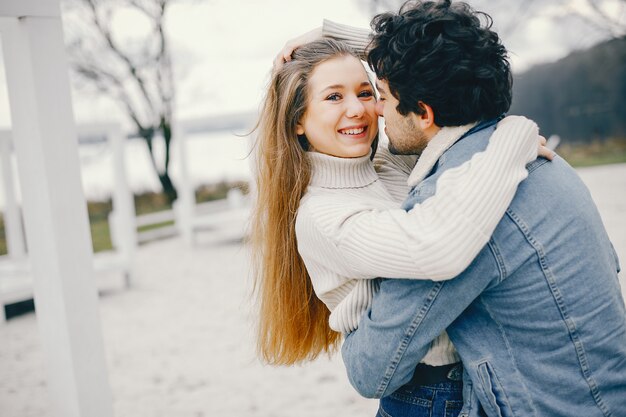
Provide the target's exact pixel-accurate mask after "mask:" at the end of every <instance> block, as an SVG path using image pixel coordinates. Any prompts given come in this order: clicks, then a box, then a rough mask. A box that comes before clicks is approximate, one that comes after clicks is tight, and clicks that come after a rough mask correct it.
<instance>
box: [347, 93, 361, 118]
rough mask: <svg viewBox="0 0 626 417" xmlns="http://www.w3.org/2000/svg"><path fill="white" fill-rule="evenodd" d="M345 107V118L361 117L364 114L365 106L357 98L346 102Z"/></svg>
mask: <svg viewBox="0 0 626 417" xmlns="http://www.w3.org/2000/svg"><path fill="white" fill-rule="evenodd" d="M347 106H348V108H347V110H346V116H348V117H361V116H363V113H364V112H365V106H364V105H363V103H362V102H361V100H359V98H358V97H354V98H352V99H350V100H348V102H347Z"/></svg>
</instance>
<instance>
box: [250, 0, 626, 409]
mask: <svg viewBox="0 0 626 417" xmlns="http://www.w3.org/2000/svg"><path fill="white" fill-rule="evenodd" d="M372 29H373V34H372V35H370V34H369V33H367V32H364V31H360V30H357V29H354V28H350V27H347V26H343V25H338V24H335V23H332V22H328V21H325V22H324V26H323V27H322V28H321V30H315V31H313V32H310V33H308V34H305V35H303V36H302V37H300V38H298V39H296V40H294V41H293V42H290V43H288V44H287V45H286V46H285V49H284V50H283V51H282V52H281V54H280V55H279V57H278V58H277V63H276V64H275V69H274V72H273V74H272V78H271V80H270V84H269V88H268V91H267V94H266V98H265V101H264V104H263V109H262V113H261V116H260V121H259V126H258V142H257V151H258V155H257V158H258V159H257V160H258V172H257V201H256V206H255V211H254V213H255V216H254V219H253V230H252V243H253V249H254V250H253V254H254V267H255V277H256V290H257V294H258V299H259V307H260V311H259V314H260V316H259V320H260V322H259V343H258V346H259V351H260V353H261V355H262V357H263V358H264V359H265V360H266V361H268V362H269V363H274V364H293V363H298V362H302V361H306V360H310V359H313V358H315V357H317V356H318V355H319V354H320V353H323V352H330V351H332V350H333V349H334V348H336V347H338V345H339V344H340V343H342V348H341V350H342V356H343V360H344V363H345V365H346V368H347V371H348V377H349V380H350V382H351V383H352V385H353V386H354V387H355V388H356V389H357V391H359V392H360V393H361V394H362V395H364V396H367V397H373V398H381V400H380V407H379V410H378V416H383V417H385V416H393V417H402V416H442V417H443V416H489V417H496V416H502V417H504V416H524V417H527V416H535V417H547V416H563V417H566V416H567V417H572V416H581V417H595V416H598V417H601V416H603V417H609V416H613V417H621V416H626V313H625V308H624V301H623V299H622V296H621V291H620V284H619V280H618V272H619V263H618V259H617V256H616V253H615V250H614V249H613V246H612V245H611V243H610V241H609V239H608V237H607V234H606V231H605V230H604V227H603V225H602V221H601V219H600V216H599V214H598V212H597V209H596V207H595V205H594V203H593V201H592V200H591V197H590V195H589V192H588V191H587V189H586V188H585V186H584V185H583V183H582V182H581V180H580V179H579V178H578V176H577V175H576V173H575V172H574V170H573V169H572V168H571V167H570V166H569V165H568V164H567V163H566V162H565V161H564V160H563V159H561V158H560V157H558V156H556V155H555V154H554V153H553V152H552V151H550V150H548V149H546V148H545V147H544V146H543V145H544V144H545V139H544V138H543V137H541V136H539V135H538V129H537V126H536V125H535V124H534V123H533V122H532V121H530V120H528V119H525V118H523V117H519V116H507V117H505V113H506V112H507V111H508V110H509V107H510V104H511V83H512V81H511V80H512V78H511V72H510V66H509V63H508V60H507V53H506V50H505V48H504V47H503V46H502V44H501V42H500V39H499V37H498V35H497V34H496V33H495V32H494V31H493V30H491V20H490V18H489V16H487V15H485V14H483V13H480V12H476V11H474V10H473V9H472V8H471V7H470V6H468V5H467V4H465V3H461V2H454V3H451V2H450V1H424V2H407V3H406V4H405V5H404V6H403V7H402V8H401V9H400V11H399V12H398V13H385V14H382V15H378V16H376V17H375V18H374V20H373V21H372ZM318 38H319V39H318ZM360 58H365V59H366V60H367V62H368V64H369V66H370V68H371V69H372V70H373V71H374V72H375V73H376V78H377V79H376V81H375V82H373V81H372V80H370V79H369V78H368V74H367V73H366V71H365V69H364V67H363V65H362V63H361V61H360ZM379 116H382V117H383V118H384V121H385V132H386V136H387V137H388V138H389V143H388V144H380V145H379V143H378V137H379V136H378V117H379Z"/></svg>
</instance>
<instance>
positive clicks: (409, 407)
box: [376, 381, 463, 417]
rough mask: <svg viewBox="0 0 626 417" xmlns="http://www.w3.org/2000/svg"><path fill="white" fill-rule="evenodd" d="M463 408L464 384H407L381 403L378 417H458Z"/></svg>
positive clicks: (454, 382)
mask: <svg viewBox="0 0 626 417" xmlns="http://www.w3.org/2000/svg"><path fill="white" fill-rule="evenodd" d="M461 408H463V382H461V381H446V382H440V383H437V384H431V385H412V384H407V385H404V386H402V387H401V388H400V389H398V390H397V391H395V392H394V393H393V394H391V395H389V396H387V397H383V398H382V399H381V400H380V407H379V408H378V413H376V417H457V416H458V415H459V413H460V412H461Z"/></svg>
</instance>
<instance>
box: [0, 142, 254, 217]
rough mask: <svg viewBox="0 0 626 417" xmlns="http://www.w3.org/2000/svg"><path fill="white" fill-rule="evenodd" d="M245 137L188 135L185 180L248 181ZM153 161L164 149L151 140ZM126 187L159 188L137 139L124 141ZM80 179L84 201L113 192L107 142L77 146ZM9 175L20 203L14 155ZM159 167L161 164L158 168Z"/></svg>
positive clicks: (175, 156)
mask: <svg viewBox="0 0 626 417" xmlns="http://www.w3.org/2000/svg"><path fill="white" fill-rule="evenodd" d="M250 141H251V140H250V139H249V138H241V137H237V136H236V135H234V134H232V133H229V132H217V133H198V134H190V135H188V136H187V137H186V139H185V145H186V146H187V158H188V160H187V161H186V164H187V168H188V173H189V179H190V182H191V183H192V185H193V186H194V187H197V186H199V185H201V184H208V183H215V182H219V181H248V180H249V179H250V176H251V169H250V158H248V157H247V155H248V153H249V147H250ZM179 145H180V143H177V142H174V143H173V144H172V147H171V156H170V158H171V162H170V175H171V177H172V180H173V181H174V184H180V177H181V169H180V168H181V163H182V161H180V154H179V152H178V146H179ZM154 150H155V154H156V155H157V162H161V163H162V162H163V158H162V155H163V154H164V146H163V142H162V141H161V140H155V142H154ZM124 152H125V167H126V176H127V181H128V184H129V186H130V188H131V190H133V192H135V193H140V192H143V191H160V190H161V185H160V183H159V180H158V177H157V175H156V173H155V172H154V168H153V167H152V163H151V162H150V157H149V153H148V149H147V146H146V144H145V142H144V141H143V140H141V139H132V140H127V141H126V144H125V148H124ZM79 156H80V161H81V176H82V183H83V190H84V193H85V197H86V198H87V199H88V200H104V199H107V198H108V197H109V196H110V195H111V191H112V189H113V183H114V177H113V152H112V148H111V146H110V144H109V143H108V142H100V143H87V144H81V145H80V146H79ZM13 165H14V166H13V168H14V169H13V172H14V178H15V180H16V184H15V188H16V191H17V194H18V196H17V197H18V201H20V200H21V198H20V193H19V185H18V183H17V178H18V177H17V169H16V161H15V156H14V158H13ZM161 166H162V165H161ZM0 189H1V192H0V207H3V206H4V201H5V195H4V187H3V185H2V184H0Z"/></svg>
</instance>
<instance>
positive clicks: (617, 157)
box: [556, 139, 626, 167]
mask: <svg viewBox="0 0 626 417" xmlns="http://www.w3.org/2000/svg"><path fill="white" fill-rule="evenodd" d="M556 151H557V153H558V154H559V155H560V156H561V157H562V158H563V159H565V160H566V161H567V162H568V163H569V164H570V165H571V166H573V167H588V166H594V165H606V164H618V163H623V162H626V139H610V140H606V141H602V142H600V141H595V142H591V143H585V144H578V143H573V144H569V143H567V144H563V145H561V146H559V147H558V148H557V149H556Z"/></svg>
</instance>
